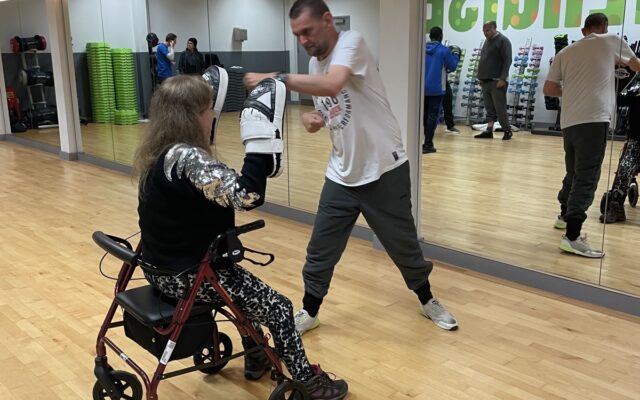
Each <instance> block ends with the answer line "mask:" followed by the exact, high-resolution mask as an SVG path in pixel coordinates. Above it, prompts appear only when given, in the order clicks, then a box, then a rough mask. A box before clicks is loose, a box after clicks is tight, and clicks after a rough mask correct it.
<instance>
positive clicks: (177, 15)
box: [149, 0, 210, 51]
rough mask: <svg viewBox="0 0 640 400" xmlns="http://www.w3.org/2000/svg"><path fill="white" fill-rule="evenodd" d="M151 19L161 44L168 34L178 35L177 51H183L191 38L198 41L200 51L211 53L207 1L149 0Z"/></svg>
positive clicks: (152, 30) (152, 27) (152, 29)
mask: <svg viewBox="0 0 640 400" xmlns="http://www.w3.org/2000/svg"><path fill="white" fill-rule="evenodd" d="M149 19H150V28H151V32H154V33H155V34H156V35H158V38H160V41H161V42H162V41H164V39H165V37H166V36H167V33H175V34H176V35H178V43H177V45H176V51H183V50H184V48H186V46H187V39H188V38H190V37H195V38H196V39H197V40H198V49H200V50H202V51H209V48H210V47H209V39H208V38H209V26H208V23H207V1H206V0H180V1H176V0H149Z"/></svg>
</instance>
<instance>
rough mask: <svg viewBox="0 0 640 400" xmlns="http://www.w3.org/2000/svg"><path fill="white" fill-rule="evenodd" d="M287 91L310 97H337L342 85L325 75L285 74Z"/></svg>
mask: <svg viewBox="0 0 640 400" xmlns="http://www.w3.org/2000/svg"><path fill="white" fill-rule="evenodd" d="M287 75H288V78H287V89H289V90H293V91H296V92H300V93H305V94H308V95H311V96H330V97H335V96H337V95H338V94H339V93H340V91H341V90H342V85H340V83H338V82H333V81H332V79H330V77H329V76H327V75H302V74H287Z"/></svg>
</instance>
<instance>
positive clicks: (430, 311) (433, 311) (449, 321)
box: [420, 297, 458, 331]
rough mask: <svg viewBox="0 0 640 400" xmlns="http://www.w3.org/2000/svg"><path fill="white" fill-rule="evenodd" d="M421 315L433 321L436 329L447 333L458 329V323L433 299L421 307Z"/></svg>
mask: <svg viewBox="0 0 640 400" xmlns="http://www.w3.org/2000/svg"><path fill="white" fill-rule="evenodd" d="M420 308H421V311H422V314H423V315H424V316H425V317H427V318H429V319H430V320H432V321H433V323H435V324H436V325H438V327H440V328H442V329H446V330H448V331H451V330H455V329H457V328H458V321H456V319H455V318H454V317H453V315H451V313H450V312H449V311H447V309H446V308H444V306H443V305H442V304H440V302H439V301H438V299H436V298H435V297H434V298H432V299H431V300H429V301H428V302H427V304H423V305H422V306H421V307H420Z"/></svg>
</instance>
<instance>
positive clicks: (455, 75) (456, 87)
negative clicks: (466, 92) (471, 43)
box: [448, 49, 466, 110]
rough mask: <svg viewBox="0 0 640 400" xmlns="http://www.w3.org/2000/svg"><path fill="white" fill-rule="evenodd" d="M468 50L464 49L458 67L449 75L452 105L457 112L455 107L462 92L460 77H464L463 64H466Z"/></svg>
mask: <svg viewBox="0 0 640 400" xmlns="http://www.w3.org/2000/svg"><path fill="white" fill-rule="evenodd" d="M465 52H466V50H464V49H462V50H461V53H460V60H459V61H458V67H457V68H456V70H455V71H452V72H450V73H449V76H448V79H449V83H450V85H451V104H452V105H453V108H454V110H455V105H456V104H457V100H458V92H459V91H460V86H461V85H460V76H461V75H462V64H463V63H464V54H465Z"/></svg>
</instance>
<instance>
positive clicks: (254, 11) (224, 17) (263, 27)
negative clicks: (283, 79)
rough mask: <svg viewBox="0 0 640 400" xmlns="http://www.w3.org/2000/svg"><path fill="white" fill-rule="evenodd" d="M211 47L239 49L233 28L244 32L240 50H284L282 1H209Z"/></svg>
mask: <svg viewBox="0 0 640 400" xmlns="http://www.w3.org/2000/svg"><path fill="white" fill-rule="evenodd" d="M209 20H210V23H211V25H210V28H211V46H212V47H211V48H212V50H213V51H232V50H239V48H238V47H237V44H235V45H234V41H233V28H234V27H236V28H244V29H247V40H246V41H244V42H242V48H241V49H242V50H243V51H282V50H284V49H285V36H284V35H285V22H286V23H287V25H288V19H287V20H285V2H284V0H260V1H256V0H209Z"/></svg>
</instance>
